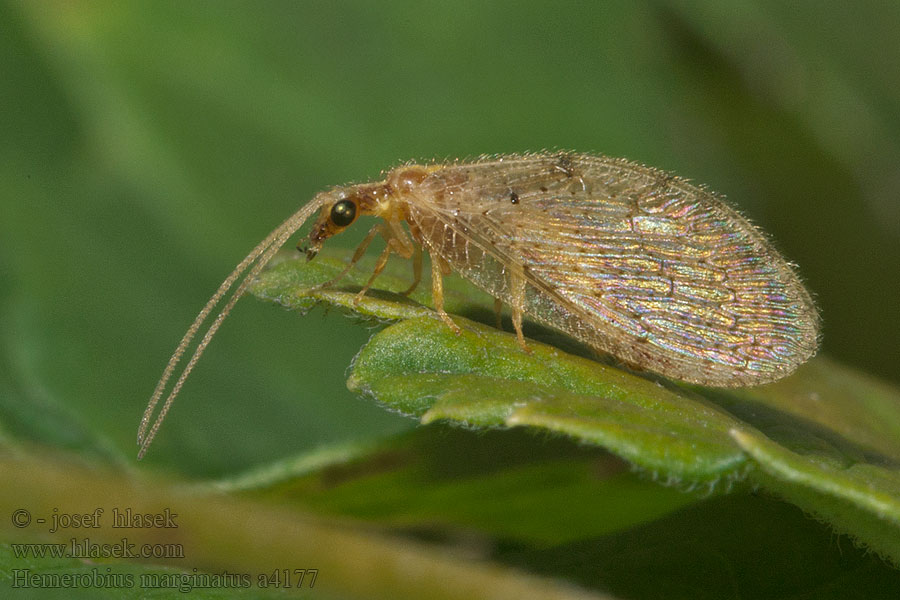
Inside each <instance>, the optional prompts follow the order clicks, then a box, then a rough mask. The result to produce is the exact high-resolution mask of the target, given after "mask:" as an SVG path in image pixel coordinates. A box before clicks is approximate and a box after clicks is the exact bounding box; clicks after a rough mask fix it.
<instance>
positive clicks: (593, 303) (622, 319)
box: [412, 155, 817, 386]
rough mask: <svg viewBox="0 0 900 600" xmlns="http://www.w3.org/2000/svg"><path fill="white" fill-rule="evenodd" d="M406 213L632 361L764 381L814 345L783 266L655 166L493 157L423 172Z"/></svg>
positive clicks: (485, 273)
mask: <svg viewBox="0 0 900 600" xmlns="http://www.w3.org/2000/svg"><path fill="white" fill-rule="evenodd" d="M431 178H432V179H433V181H432V182H429V184H430V186H431V190H432V192H433V193H432V194H430V195H428V198H429V199H430V201H429V202H423V203H422V204H421V206H419V207H418V212H417V213H416V212H415V211H413V215H412V217H413V219H418V221H419V222H420V223H421V224H422V229H423V234H424V237H425V238H426V241H428V242H429V247H430V249H431V250H432V251H433V252H437V253H438V254H439V255H440V256H441V257H442V258H444V260H446V261H447V262H448V263H450V265H451V266H452V267H453V268H454V269H456V270H458V271H459V272H460V273H461V274H462V275H463V276H464V277H466V278H467V279H470V280H471V281H472V282H473V283H475V284H476V285H478V286H479V287H481V288H483V289H485V290H486V291H487V292H488V293H491V294H492V295H494V296H495V297H498V298H500V299H501V300H504V301H507V302H508V301H509V299H510V293H509V281H508V277H509V274H510V272H516V273H520V274H521V276H524V278H525V280H526V282H527V284H528V285H527V289H526V297H525V306H524V310H525V312H526V313H527V314H529V315H530V316H531V317H532V318H534V319H535V320H537V321H539V322H543V323H545V324H547V325H549V326H551V327H555V328H557V329H560V330H562V331H564V332H566V333H569V334H570V335H572V336H574V337H576V338H578V339H580V340H582V341H584V342H585V343H587V344H589V345H590V346H592V347H594V348H596V349H598V350H601V351H604V352H607V353H609V354H612V355H614V356H616V357H618V358H619V359H621V360H623V361H624V362H626V363H628V364H630V365H632V366H636V367H639V368H644V369H650V370H653V371H656V372H659V373H662V374H664V375H667V376H670V377H675V378H678V379H683V380H685V381H690V382H694V383H700V384H705V385H717V386H738V385H752V384H758V383H765V382H767V381H771V380H774V379H777V378H779V377H781V376H783V375H785V374H786V373H788V372H790V371H792V370H793V369H794V368H796V366H797V365H799V364H800V363H802V362H803V361H805V360H806V359H807V358H809V356H811V355H812V354H813V353H814V352H815V350H816V344H817V316H816V311H815V308H814V306H813V304H812V301H811V299H810V298H809V295H808V294H807V292H806V291H805V289H804V288H803V286H802V284H801V283H800V282H799V280H798V278H797V276H796V275H795V274H794V272H793V271H792V269H791V268H790V266H789V265H788V264H787V263H786V262H785V261H784V260H783V259H782V258H781V257H780V256H779V255H778V254H777V252H776V251H775V250H774V249H773V248H772V247H771V245H770V244H769V243H768V242H767V241H766V239H765V238H764V237H763V236H762V235H761V234H760V233H759V232H758V231H757V230H756V228H755V227H753V226H752V225H751V224H750V223H748V222H747V221H746V220H745V219H744V218H743V217H741V216H740V215H739V214H737V213H736V212H735V211H733V210H732V209H731V208H730V207H728V206H727V205H726V204H725V203H724V202H722V200H721V199H719V198H718V197H716V196H715V195H713V194H711V193H709V192H707V191H705V190H703V189H700V188H698V187H696V186H693V185H691V184H689V183H687V182H686V181H684V180H681V179H678V178H675V177H672V176H670V175H667V174H665V173H663V172H661V171H657V170H655V169H650V168H647V167H643V166H640V165H637V164H634V163H630V162H627V161H623V160H617V159H607V158H603V157H593V156H582V155H532V156H526V157H504V158H503V160H499V159H498V160H490V161H483V162H479V163H474V164H467V165H466V164H460V165H453V166H449V167H447V168H446V169H442V170H439V171H436V172H435V173H433V174H432V176H431Z"/></svg>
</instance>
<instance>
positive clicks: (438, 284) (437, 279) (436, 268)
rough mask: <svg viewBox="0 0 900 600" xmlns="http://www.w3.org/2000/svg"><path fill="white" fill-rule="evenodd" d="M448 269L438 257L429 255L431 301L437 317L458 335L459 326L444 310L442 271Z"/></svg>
mask: <svg viewBox="0 0 900 600" xmlns="http://www.w3.org/2000/svg"><path fill="white" fill-rule="evenodd" d="M448 267H449V266H448V265H447V264H446V263H445V262H444V260H443V259H442V258H441V257H440V256H437V255H436V254H434V253H432V254H431V299H432V301H433V302H434V310H435V311H437V314H438V316H439V317H440V318H441V319H442V320H443V321H444V323H446V324H447V326H448V327H450V329H452V330H453V333H455V334H456V335H459V334H460V329H459V325H457V324H456V323H454V322H453V319H451V318H450V315H448V314H447V311H445V310H444V270H449V268H448Z"/></svg>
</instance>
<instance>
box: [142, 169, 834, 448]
mask: <svg viewBox="0 0 900 600" xmlns="http://www.w3.org/2000/svg"><path fill="white" fill-rule="evenodd" d="M317 211H318V212H319V216H318V219H317V220H316V222H315V224H314V225H313V228H312V231H311V232H310V234H309V239H308V244H309V247H308V248H307V249H306V253H307V258H308V259H310V260H311V259H313V258H314V257H315V255H316V253H317V252H318V250H319V248H320V247H321V246H322V243H323V242H324V241H325V240H326V239H328V238H329V237H331V236H333V235H336V234H338V233H341V232H342V231H343V230H344V229H346V228H347V227H349V226H350V225H352V224H353V223H354V221H356V219H357V218H358V217H359V216H360V215H374V216H376V217H381V219H382V220H381V221H379V222H378V223H377V224H376V225H375V226H374V227H373V228H372V229H371V231H369V234H368V235H367V236H366V237H365V239H364V240H363V242H362V243H361V244H360V246H359V247H358V248H357V250H356V252H355V254H354V255H353V258H352V259H351V261H350V264H349V265H348V266H347V268H346V269H345V270H344V272H343V273H342V274H341V276H343V275H344V274H346V273H347V271H348V270H349V269H350V268H351V267H352V266H353V264H354V263H356V262H357V261H358V260H359V259H360V258H361V257H362V256H363V254H364V252H365V250H366V248H367V247H368V245H369V243H370V242H372V241H373V240H374V239H375V238H376V237H378V236H381V237H382V238H384V240H385V242H386V246H385V248H384V250H383V252H382V253H381V255H380V257H379V259H378V261H377V263H376V266H375V269H374V272H373V273H372V276H371V278H370V279H369V282H368V284H367V285H366V286H365V287H364V288H363V290H362V291H361V292H360V295H362V294H365V292H366V290H367V289H368V288H369V286H370V285H371V284H372V282H373V281H374V280H375V278H376V277H377V276H378V274H379V273H380V272H381V271H382V269H383V268H384V266H385V264H386V263H387V260H388V257H389V256H390V255H391V254H398V255H399V256H401V257H404V258H412V259H413V271H414V282H413V286H412V287H411V288H410V290H409V291H412V289H414V288H415V287H416V285H417V284H418V283H419V280H420V277H421V270H422V252H423V250H425V251H427V252H428V253H429V255H430V257H431V264H432V269H431V285H432V291H433V299H434V307H435V309H436V311H437V314H438V315H439V316H440V317H441V318H442V319H443V320H444V321H445V322H446V323H447V325H448V326H449V327H450V328H452V329H453V330H454V331H459V329H458V327H457V326H456V325H455V324H454V322H453V321H452V320H451V318H450V317H449V316H448V314H447V313H446V312H445V311H444V308H443V304H444V303H443V288H442V277H443V276H444V275H447V274H449V273H451V272H452V271H456V272H458V273H459V274H460V275H462V276H463V277H464V278H465V279H467V280H469V281H470V282H472V283H473V284H475V285H476V286H478V287H479V288H481V289H483V290H484V291H486V292H487V293H489V294H490V295H492V296H493V297H494V298H495V299H496V300H497V305H498V307H499V305H500V303H506V304H509V305H510V307H511V310H512V321H513V326H514V329H515V331H516V335H517V336H518V340H519V343H520V345H521V346H522V348H523V349H525V350H527V346H526V345H525V338H524V336H523V335H522V316H523V315H528V316H529V317H530V318H531V319H533V320H535V321H537V322H539V323H543V324H545V325H548V326H550V327H553V328H555V329H558V330H560V331H562V332H564V333H566V334H568V335H570V336H572V337H574V338H576V339H578V340H580V341H581V342H584V343H585V344H587V345H588V346H590V347H592V348H594V349H595V350H597V351H600V352H603V353H606V354H610V355H612V356H614V357H616V358H617V359H619V360H620V361H622V362H623V363H625V364H626V365H629V366H631V367H634V368H636V369H639V370H647V371H653V372H656V373H659V374H661V375H664V376H667V377H671V378H674V379H679V380H682V381H686V382H690V383H697V384H701V385H707V386H720V387H737V386H748V385H756V384H761V383H767V382H770V381H774V380H776V379H779V378H781V377H783V376H785V375H787V374H789V373H790V372H792V371H793V370H794V369H795V368H796V367H797V366H798V365H800V364H801V363H803V362H804V361H806V360H807V359H808V358H809V357H811V356H812V355H813V354H814V353H815V351H816V348H817V342H818V315H817V312H816V308H815V306H814V305H813V302H812V299H811V298H810V295H809V293H807V291H806V290H805V289H804V287H803V284H802V283H801V282H800V280H799V278H798V277H797V274H796V273H795V272H794V270H793V269H792V267H791V265H790V264H789V263H788V262H786V261H785V260H784V259H783V258H782V257H781V256H780V255H779V254H778V252H776V251H775V249H774V248H773V247H772V246H771V244H770V243H769V242H768V241H767V240H766V237H765V236H764V235H763V234H762V233H761V232H760V231H759V230H757V229H756V228H755V227H754V226H753V225H751V224H750V223H749V222H748V221H747V220H746V219H745V218H744V217H742V216H741V215H740V214H738V213H737V212H735V211H734V210H733V209H731V208H730V207H729V206H728V205H727V204H725V203H724V202H723V201H722V199H721V198H720V197H719V196H716V195H715V194H713V193H711V192H709V191H707V190H705V189H703V188H702V187H697V186H695V185H692V184H690V183H688V182H687V181H685V180H684V179H681V178H679V177H676V176H673V175H670V174H668V173H664V172H662V171H659V170H656V169H652V168H649V167H645V166H642V165H639V164H636V163H633V162H629V161H626V160H622V159H614V158H606V157H602V156H591V155H585V154H574V153H537V154H526V155H509V156H493V157H484V158H481V159H478V160H475V161H472V162H464V161H459V162H453V163H448V164H431V165H427V166H422V165H416V164H407V165H404V166H401V167H397V168H395V169H393V170H391V171H389V172H388V173H387V174H386V176H385V178H384V180H383V181H379V182H377V183H366V184H361V185H350V186H343V187H336V188H334V189H331V190H328V191H325V192H321V193H319V194H318V195H317V196H316V197H315V198H313V199H312V201H310V202H309V203H308V204H306V205H305V206H304V207H303V208H301V209H300V210H299V211H297V212H296V213H295V214H294V215H293V216H291V217H290V218H289V219H288V220H287V221H285V222H284V223H283V224H282V225H281V226H279V227H278V228H277V229H275V230H274V231H273V232H272V233H270V234H269V236H268V237H266V238H265V239H264V240H263V241H262V242H260V244H259V245H258V246H257V247H256V248H254V249H253V250H252V251H251V252H250V254H248V255H247V257H246V258H245V259H244V260H243V261H241V263H240V264H239V265H238V266H237V267H236V268H235V269H234V271H232V273H231V274H230V275H229V276H228V277H227V278H226V279H225V281H224V282H222V285H221V286H220V287H219V289H218V291H216V293H215V294H214V295H213V297H212V298H211V299H210V300H209V302H207V304H206V306H204V307H203V310H201V311H200V314H199V315H197V318H196V320H195V321H194V323H193V324H192V325H191V327H190V329H188V331H187V333H186V334H185V336H184V338H183V339H182V340H181V343H180V344H179V345H178V347H177V348H176V350H175V352H174V354H173V355H172V357H171V359H170V360H169V363H168V365H167V366H166V368H165V371H164V372H163V374H162V377H161V378H160V380H159V383H158V384H157V386H156V390H155V391H154V393H153V396H152V397H151V399H150V402H149V404H148V406H147V410H146V411H145V413H144V416H143V419H142V420H141V425H140V430H139V432H138V444H139V445H140V446H141V449H140V454H139V456H143V454H144V453H145V452H146V451H147V448H148V446H149V445H150V442H151V441H152V440H153V437H154V436H155V435H156V432H157V430H158V429H159V426H160V424H161V423H162V420H163V419H164V418H165V416H166V413H167V412H168V411H169V408H170V407H171V405H172V401H173V400H174V399H175V397H176V396H177V395H178V392H179V391H180V390H181V388H182V386H183V385H184V382H185V379H186V378H187V376H188V374H189V373H190V372H191V370H192V369H193V368H194V365H195V364H196V363H197V360H198V359H199V358H200V356H201V355H202V354H203V351H204V350H205V348H206V346H207V345H208V344H209V341H210V340H211V339H212V336H213V335H214V334H215V333H216V331H217V330H218V328H219V326H220V325H221V324H222V321H223V320H224V319H225V317H226V316H227V315H228V313H229V312H230V311H231V309H232V307H233V306H234V304H235V302H237V300H238V299H239V298H240V297H241V296H242V295H243V294H244V292H246V291H247V288H248V286H249V285H250V284H251V283H252V282H253V280H254V279H255V278H256V277H257V275H258V274H259V273H260V271H261V270H262V269H263V267H264V266H265V265H266V263H267V262H268V261H269V260H270V259H271V258H272V257H273V256H274V255H275V253H276V252H277V251H278V250H279V248H280V247H281V246H282V245H283V244H284V243H285V242H287V240H288V239H289V238H290V237H291V235H292V234H294V233H295V232H296V231H297V230H298V229H299V228H300V227H301V226H302V225H303V224H304V223H305V222H306V221H307V220H308V219H309V218H310V217H311V216H312V215H313V214H314V213H316V212H317ZM404 223H406V227H404V226H403V224H404ZM298 247H299V246H298ZM245 273H246V275H244V274H245ZM242 275H244V277H243V279H241V276H242ZM339 278H340V277H338V279H339ZM335 281H336V280H335ZM235 285H237V287H236V288H235V289H234V292H233V293H232V295H231V296H230V297H229V298H228V300H227V301H226V302H225V305H224V306H223V308H222V310H221V311H220V312H219V313H218V315H217V316H216V317H215V319H214V320H213V321H212V323H211V324H210V325H209V327H208V328H207V329H206V331H205V333H204V335H203V337H202V338H201V340H200V342H199V343H198V344H197V347H196V348H195V349H194V352H193V355H192V356H191V358H190V360H188V362H187V364H186V365H185V367H184V369H183V370H182V372H181V374H180V376H179V377H178V379H177V380H176V382H175V384H174V386H172V389H171V391H170V392H169V394H168V397H167V398H166V401H165V402H164V403H163V405H162V408H161V409H160V411H159V414H158V415H157V416H156V419H155V421H153V423H152V426H151V418H152V417H153V413H154V411H155V408H156V406H157V404H158V402H159V400H160V399H161V398H162V396H163V393H164V392H165V390H166V388H167V383H168V382H169V379H170V378H171V376H172V374H173V372H174V370H175V367H176V366H177V365H178V364H179V363H180V362H181V359H182V358H183V355H184V354H185V351H186V350H187V348H188V346H189V345H190V343H191V341H192V340H193V339H194V337H195V336H196V335H197V334H198V333H199V332H200V330H201V327H202V326H203V324H204V323H206V321H207V319H209V317H210V316H211V315H212V312H213V309H214V308H215V307H216V306H217V305H218V304H219V303H220V302H221V301H222V300H223V299H224V298H225V296H226V295H227V293H228V292H229V291H230V290H231V289H232V288H234V287H235ZM326 285H327V284H326Z"/></svg>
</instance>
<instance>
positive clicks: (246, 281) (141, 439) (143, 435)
mask: <svg viewBox="0 0 900 600" xmlns="http://www.w3.org/2000/svg"><path fill="white" fill-rule="evenodd" d="M327 201H328V197H327V196H326V195H325V194H319V195H317V196H316V197H315V198H313V199H312V200H311V201H310V202H309V203H307V204H306V205H304V206H303V208H301V209H300V210H298V211H297V212H296V213H294V214H293V215H291V216H290V217H289V218H288V219H287V220H286V221H285V222H284V223H282V224H281V225H279V226H278V227H277V228H275V230H274V231H272V233H270V234H269V235H268V236H266V238H265V239H264V240H263V241H261V242H260V243H259V245H257V246H256V247H255V248H254V249H253V250H251V251H250V254H248V255H247V256H246V258H244V260H242V261H241V262H240V263H238V265H237V266H236V267H235V268H234V270H233V271H232V272H231V274H230V275H228V277H226V278H225V281H223V282H222V284H221V285H220V286H219V289H218V290H216V293H215V294H213V295H212V298H210V299H209V301H208V302H207V303H206V305H205V306H204V307H203V309H202V310H201V311H200V313H199V314H198V315H197V317H196V318H195V319H194V322H193V323H192V324H191V326H190V327H189V328H188V330H187V332H186V333H185V334H184V337H183V338H181V342H179V344H178V347H177V348H175V352H173V353H172V356H171V358H169V363H168V364H167V365H166V368H165V370H164V371H163V374H162V376H161V377H160V378H159V382H158V383H157V384H156V389H155V390H154V391H153V395H152V396H151V397H150V401H149V402H148V403H147V408H146V409H145V410H144V416H143V417H142V418H141V425H140V427H139V428H138V435H137V443H138V445H139V446H140V447H141V449H140V451H139V452H138V460H140V459H141V458H143V456H144V454H146V452H147V448H149V447H150V443H151V442H152V441H153V438H154V437H156V432H157V431H158V430H159V426H160V425H161V424H162V422H163V419H165V418H166V414H167V413H168V412H169V408H171V406H172V402H174V401H175V397H176V396H178V392H180V391H181V388H182V386H183V385H184V382H185V381H186V380H187V378H188V375H189V374H190V373H191V371H192V370H193V369H194V365H196V364H197V361H198V360H200V356H202V355H203V351H204V350H206V346H208V345H209V342H210V340H212V338H213V336H214V335H215V334H216V331H218V329H219V327H220V326H221V325H222V321H224V320H225V317H227V316H228V313H230V312H231V309H232V308H234V305H235V304H236V303H237V301H238V300H239V299H240V298H241V296H243V295H244V292H246V291H247V288H249V287H250V284H252V283H253V280H254V279H256V276H257V275H259V273H260V271H262V269H263V267H265V266H266V264H267V263H268V262H269V261H270V260H271V259H272V257H273V256H275V253H276V252H278V250H279V249H281V247H282V246H283V245H284V244H285V242H287V240H288V238H290V237H291V236H292V235H293V234H294V233H295V232H296V231H297V230H298V229H300V228H301V227H302V226H303V224H304V223H305V222H306V220H307V219H309V217H310V215H312V214H313V213H314V212H315V211H316V210H318V209H319V208H321V207H322V205H323V204H325V202H327ZM254 263H255V264H254ZM251 265H252V268H251ZM248 268H250V271H249V272H247V275H246V276H245V277H244V278H243V279H241V281H240V284H238V287H237V289H236V290H235V291H234V293H233V294H232V295H231V297H230V298H229V299H228V302H227V303H226V304H225V306H224V308H222V310H221V312H219V314H218V315H216V318H215V320H214V321H213V322H212V324H211V325H210V326H209V328H208V329H207V330H206V333H205V334H204V335H203V338H202V339H201V340H200V343H198V344H197V347H196V348H195V349H194V354H193V355H192V356H191V358H190V360H189V361H188V362H187V364H186V365H185V367H184V370H183V371H182V372H181V375H179V377H178V380H177V381H176V382H175V385H174V386H173V387H172V391H171V392H169V395H168V397H167V398H166V401H165V402H164V403H163V406H162V408H161V409H160V411H159V414H157V415H156V420H155V421H154V422H153V426H152V427H150V428H149V430H148V426H149V425H150V421H151V419H152V417H153V412H154V409H155V408H156V405H157V404H158V403H159V400H160V398H162V396H163V393H164V392H165V389H166V385H167V384H168V382H169V379H170V378H171V377H172V373H173V372H174V371H175V367H176V366H177V365H178V363H180V362H181V358H182V357H183V356H184V353H185V350H187V348H188V346H189V345H190V343H191V341H192V340H193V339H194V337H195V336H196V335H197V333H198V332H199V331H200V328H201V327H202V326H203V324H204V323H205V322H206V320H207V319H208V318H209V316H210V314H212V311H213V309H214V308H215V307H216V305H218V304H219V302H221V301H222V298H224V297H225V295H226V294H227V293H228V291H229V290H230V289H231V288H232V287H233V286H234V284H235V282H236V281H237V280H238V279H240V277H241V275H242V274H243V273H244V272H245V271H247V269H248Z"/></svg>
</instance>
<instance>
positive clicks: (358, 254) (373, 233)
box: [313, 223, 385, 289]
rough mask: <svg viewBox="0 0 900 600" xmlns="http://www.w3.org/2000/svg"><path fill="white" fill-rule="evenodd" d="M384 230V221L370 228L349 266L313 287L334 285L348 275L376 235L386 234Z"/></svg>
mask: <svg viewBox="0 0 900 600" xmlns="http://www.w3.org/2000/svg"><path fill="white" fill-rule="evenodd" d="M384 230H385V226H384V223H378V224H377V225H375V226H373V227H372V229H370V230H369V233H367V234H366V237H364V238H363V241H361V242H360V243H359V246H357V247H356V251H355V252H353V257H352V258H351V259H350V262H349V263H348V264H347V266H346V267H344V269H343V270H342V271H341V272H340V273H338V275H337V276H336V277H332V278H331V279H329V280H328V281H326V282H325V283H320V284H319V285H317V286H315V288H313V289H323V288H328V287H331V286H332V285H334V284H335V283H337V282H338V281H340V280H341V279H343V278H344V277H346V275H347V273H349V272H350V269H352V268H353V266H354V265H355V264H356V263H358V262H359V260H360V259H361V258H362V257H363V255H365V253H366V250H367V249H368V248H369V244H371V243H372V240H374V239H375V236H377V235H378V234H379V233H380V234H382V235H384Z"/></svg>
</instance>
